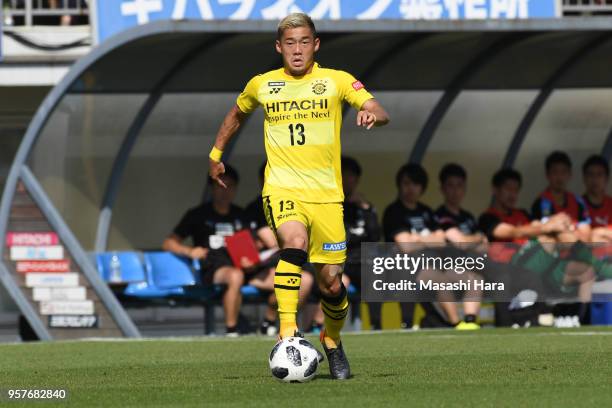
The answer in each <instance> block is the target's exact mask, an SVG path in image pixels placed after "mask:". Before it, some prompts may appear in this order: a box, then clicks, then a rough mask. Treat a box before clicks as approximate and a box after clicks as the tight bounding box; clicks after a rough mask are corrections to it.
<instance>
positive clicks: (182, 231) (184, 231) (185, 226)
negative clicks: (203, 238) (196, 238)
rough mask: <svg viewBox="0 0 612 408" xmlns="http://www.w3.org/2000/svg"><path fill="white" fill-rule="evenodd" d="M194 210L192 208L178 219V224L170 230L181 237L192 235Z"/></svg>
mask: <svg viewBox="0 0 612 408" xmlns="http://www.w3.org/2000/svg"><path fill="white" fill-rule="evenodd" d="M193 215H194V212H193V210H189V211H187V212H186V213H185V215H183V218H181V220H180V221H179V223H178V225H177V226H176V227H174V230H173V231H172V232H173V233H174V234H175V235H178V236H179V237H181V238H182V239H185V238H189V237H192V236H193V232H194V225H195V223H194V217H193Z"/></svg>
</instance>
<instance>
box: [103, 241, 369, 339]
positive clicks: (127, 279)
mask: <svg viewBox="0 0 612 408" xmlns="http://www.w3.org/2000/svg"><path fill="white" fill-rule="evenodd" d="M113 256H117V258H118V260H119V265H120V279H119V280H117V279H111V278H112V276H111V275H112V270H111V260H112V258H113ZM93 259H94V262H95V265H96V268H97V270H98V273H99V274H100V276H101V277H102V279H103V280H104V281H105V282H107V283H108V284H109V286H110V287H111V289H112V290H113V292H114V293H115V294H116V295H117V298H118V299H119V300H120V302H121V303H122V305H123V306H124V307H146V306H152V305H160V306H162V305H164V306H168V305H169V306H194V305H202V306H203V307H204V332H205V334H212V333H213V332H214V325H215V313H214V312H215V307H217V306H219V305H220V304H221V297H222V294H223V291H224V290H225V287H224V285H204V284H202V282H200V272H199V271H200V263H199V262H198V261H197V260H196V261H194V260H192V259H190V258H186V257H182V256H178V255H175V254H173V253H171V252H163V251H153V252H142V253H141V252H133V251H120V252H102V253H96V254H94V255H93ZM241 292H242V298H243V303H244V304H266V303H267V299H268V296H269V292H266V291H262V290H260V289H258V288H256V287H254V286H251V285H244V286H243V287H242V289H241ZM348 292H349V298H350V300H351V302H352V303H354V302H358V301H359V293H358V291H357V290H356V288H355V287H354V286H353V285H351V286H350V287H349V288H348Z"/></svg>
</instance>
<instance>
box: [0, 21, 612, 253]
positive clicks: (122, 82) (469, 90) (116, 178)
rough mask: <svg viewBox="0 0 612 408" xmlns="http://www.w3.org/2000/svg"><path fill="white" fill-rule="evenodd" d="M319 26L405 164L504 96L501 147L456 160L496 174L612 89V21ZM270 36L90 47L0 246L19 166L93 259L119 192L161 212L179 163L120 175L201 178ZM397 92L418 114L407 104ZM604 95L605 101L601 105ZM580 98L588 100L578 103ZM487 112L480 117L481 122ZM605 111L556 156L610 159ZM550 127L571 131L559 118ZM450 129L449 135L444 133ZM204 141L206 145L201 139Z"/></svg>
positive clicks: (55, 98) (167, 30) (147, 33)
mask: <svg viewBox="0 0 612 408" xmlns="http://www.w3.org/2000/svg"><path fill="white" fill-rule="evenodd" d="M318 29H319V32H320V36H321V39H322V47H321V51H320V52H319V55H318V58H317V59H318V61H319V62H321V63H322V64H323V65H325V66H330V67H337V68H342V69H345V70H347V71H349V72H351V73H353V74H354V75H355V76H356V77H358V78H359V79H360V80H361V81H362V82H364V83H365V84H366V86H367V87H368V88H369V89H370V90H373V91H375V92H379V93H380V94H381V95H383V96H384V98H385V101H386V105H387V106H390V108H389V109H390V111H391V115H392V118H393V119H394V121H393V127H390V130H389V133H390V136H389V139H388V142H384V143H388V144H389V146H391V148H392V149H393V150H394V151H396V152H397V151H399V152H400V153H401V155H402V156H403V157H404V160H408V159H409V160H412V161H415V162H421V161H426V160H427V154H428V151H429V150H430V149H431V148H432V146H433V147H435V146H436V145H438V146H442V145H445V144H447V143H449V140H450V139H449V140H447V138H448V137H450V136H448V135H449V134H452V132H453V131H455V130H456V125H455V123H464V124H465V126H467V127H468V130H467V132H468V133H469V132H472V130H470V129H471V128H469V126H475V125H474V123H473V122H474V121H471V120H469V118H465V116H464V113H463V112H464V110H465V109H466V107H469V106H470V104H471V103H473V101H474V99H473V97H475V95H476V94H479V93H482V92H489V91H495V92H497V91H503V92H506V93H505V94H504V95H505V96H503V98H502V99H503V100H504V101H507V100H512V101H514V102H516V106H515V107H514V108H509V111H508V115H506V117H505V118H504V123H500V124H495V123H494V124H493V126H499V127H504V129H505V135H506V136H504V137H503V138H498V139H495V140H487V142H486V143H484V144H483V142H482V140H474V141H471V142H470V141H468V142H466V143H465V146H458V147H457V149H458V150H461V149H462V148H465V149H470V148H473V147H474V145H476V146H477V147H480V148H482V149H484V150H483V151H485V153H486V154H491V155H493V156H494V157H495V158H496V159H495V161H496V165H497V166H499V165H500V164H501V163H503V164H504V165H508V166H509V165H513V164H516V161H517V158H520V153H521V149H522V148H524V147H525V146H530V143H531V144H535V145H537V144H538V143H541V141H540V139H534V140H530V135H532V134H533V135H538V132H532V128H533V125H534V124H537V119H538V116H539V115H540V114H542V112H545V111H546V106H547V103H549V102H550V103H558V102H554V98H551V95H552V94H553V93H554V92H556V91H558V90H565V89H569V90H571V89H581V90H590V89H606V88H612V74H611V73H612V71H611V70H610V67H611V66H612V33H611V32H610V31H609V20H608V19H606V18H572V19H556V20H546V21H543V20H542V21H533V20H525V21H500V22H491V21H482V22H473V21H467V22H466V21H463V22H407V21H406V22H402V21H393V22H388V21H375V22H370V21H341V22H333V21H323V22H321V23H320V24H319V27H318ZM274 32H275V23H274V22H264V21H257V22H205V21H163V22H155V23H152V24H148V25H145V26H141V27H137V28H135V29H132V30H130V31H127V32H123V33H120V34H119V35H117V36H115V37H113V38H111V39H109V40H108V41H106V42H105V43H103V44H101V45H100V46H98V47H97V48H95V49H94V50H93V51H92V52H91V53H90V54H89V55H87V56H86V57H84V58H83V59H81V60H80V61H78V62H77V63H76V64H75V65H74V66H73V67H72V69H71V70H70V72H69V73H68V75H67V76H66V77H65V78H64V79H63V80H62V81H61V83H60V84H58V85H57V86H56V87H55V88H54V89H53V90H52V92H51V93H50V94H49V95H48V96H47V98H46V99H45V101H44V102H43V104H42V105H41V107H40V108H39V110H38V112H37V113H36V116H35V117H34V119H33V120H32V123H31V125H30V127H29V129H28V131H27V134H26V136H25V138H24V140H23V144H22V146H21V147H20V149H19V152H18V155H17V157H16V160H15V162H14V166H13V169H12V171H11V175H10V177H9V180H8V182H7V185H6V188H5V191H4V195H3V198H2V207H1V208H0V237H4V232H5V231H6V219H7V217H8V211H9V204H10V200H11V198H12V196H13V192H14V190H15V187H16V182H17V180H18V178H19V175H20V174H21V172H22V171H23V169H27V170H28V171H31V174H32V175H33V176H34V177H35V178H36V179H38V180H39V181H40V183H41V185H42V186H43V188H44V191H45V192H46V194H47V197H46V200H45V202H46V205H47V206H49V207H52V208H54V209H56V210H57V216H58V217H63V218H64V221H65V222H66V225H67V226H68V227H70V228H72V229H73V230H74V232H75V234H76V236H77V237H79V240H80V241H81V244H82V245H83V246H84V247H85V248H86V249H96V250H104V249H105V248H106V247H107V242H108V240H109V230H110V226H111V223H112V222H114V221H112V215H113V209H114V208H115V207H116V206H121V205H127V204H126V203H123V204H122V201H121V196H122V195H123V194H124V193H126V192H128V191H129V192H130V194H132V195H141V196H143V197H144V196H145V195H146V196H147V200H146V202H145V201H143V202H142V203H143V206H144V205H149V206H161V207H163V206H164V205H166V203H167V201H168V195H167V194H164V191H167V190H170V189H171V188H172V186H173V184H174V183H175V182H176V179H175V178H174V179H173V178H172V177H169V176H167V172H165V171H164V169H170V168H171V167H173V166H180V165H181V163H180V162H179V163H177V162H176V161H172V160H169V159H168V160H166V159H163V158H162V159H160V160H159V161H158V162H157V163H156V165H155V166H152V167H150V169H149V171H148V173H149V174H150V175H151V177H154V178H155V184H154V186H155V188H152V187H151V186H150V185H149V186H144V185H143V184H141V183H127V184H126V183H122V180H123V178H124V176H125V174H126V173H129V169H130V166H132V165H136V163H137V162H138V161H139V160H141V159H143V158H146V157H149V158H150V157H155V156H156V155H158V154H159V152H160V151H163V152H171V151H172V150H173V149H177V152H176V153H177V155H179V156H180V155H184V156H185V157H197V158H198V159H199V160H201V161H202V166H200V168H197V167H194V168H191V169H190V170H189V171H191V173H189V174H191V175H194V174H197V175H198V177H200V178H201V176H202V174H204V173H203V172H205V168H206V155H207V151H208V150H207V149H206V148H205V147H204V146H209V145H210V144H211V143H212V138H213V136H214V133H215V130H216V128H217V127H218V125H219V122H220V117H221V116H222V115H223V114H224V113H225V111H226V109H227V106H229V105H231V103H232V100H233V99H234V98H235V95H236V93H237V92H239V91H240V90H241V89H242V87H243V86H244V84H245V83H246V81H247V80H248V79H249V78H250V77H251V76H252V75H253V74H254V73H258V72H263V71H267V70H270V69H272V68H275V67H277V66H278V65H279V62H280V60H279V57H278V55H277V54H276V53H275V51H274V49H273V40H274ZM402 92H408V93H410V95H412V96H413V97H414V100H417V101H418V103H415V102H411V101H412V100H413V99H410V100H407V99H406V98H403V97H402V96H401V95H402ZM479 95H480V94H479ZM486 95H491V106H494V107H496V109H497V108H499V106H501V105H499V104H500V103H502V102H501V100H500V99H499V98H498V99H496V97H495V96H494V93H491V94H489V93H487V94H486ZM481 96H482V95H481ZM572 98H575V96H573V97H572ZM589 98H590V97H589ZM608 98H609V96H605V97H602V98H601V105H602V106H603V105H607V102H608V100H609V99H608ZM572 100H576V101H577V102H576V103H578V104H580V103H583V102H581V101H583V99H580V98H578V99H572ZM590 100H592V98H591V99H590ZM598 100H599V99H598ZM504 103H505V102H504ZM608 106H609V105H608ZM178 107H180V109H179V108H178ZM487 108H488V107H487V106H486V104H485V106H482V109H483V110H484V111H486V109H487ZM607 112H608V113H609V112H610V109H609V108H607ZM605 113H606V112H604V113H603V114H602V113H598V114H597V115H596V117H587V118H580V117H579V118H574V119H576V120H579V121H580V120H582V121H583V123H584V124H585V126H593V128H592V129H591V131H590V133H589V135H587V136H588V137H586V136H585V137H582V138H577V139H572V140H569V141H568V140H565V141H563V143H561V145H562V146H565V145H569V146H582V145H584V144H588V145H589V146H591V147H592V148H593V149H597V151H600V150H601V151H603V152H604V153H605V154H606V155H608V156H609V154H610V152H611V151H612V144H611V142H610V137H608V133H609V132H608V130H609V127H610V124H611V122H612V121H611V120H610V119H611V116H610V115H609V114H608V115H606V114H605ZM485 114H486V112H485ZM258 115H260V114H258ZM256 116H257V115H256ZM557 116H558V115H557ZM447 117H453V118H454V119H453V121H452V122H450V123H452V124H449V123H446V122H445V119H446V118H447ZM461 118H465V119H466V120H464V121H463V122H461V120H460V119H461ZM546 118H547V119H546V120H547V121H551V122H553V121H556V120H560V121H563V120H564V118H562V117H561V118H560V117H556V116H555V115H553V116H552V117H548V116H546ZM257 119H259V118H257ZM251 122H253V123H249V124H248V125H247V126H246V128H245V130H244V131H243V132H242V134H243V135H244V134H249V133H257V132H261V130H260V128H261V122H260V120H253V121H251ZM587 123H588V125H587ZM449 126H450V127H453V129H454V130H452V131H450V133H449V129H446V133H445V132H444V131H443V130H444V129H445V127H446V128H448V127H449ZM488 126H491V124H489V125H488ZM602 129H603V130H602ZM587 133H588V132H587ZM168 135H174V139H171V137H170V136H168ZM444 135H447V136H444ZM157 136H159V137H157ZM162 136H163V137H162ZM164 137H165V139H164ZM534 137H535V136H534ZM147 138H149V143H146V142H145V141H146V139H147ZM195 138H198V140H199V141H198V142H197V143H196V142H193V141H192V140H193V139H195ZM587 139H588V140H587ZM485 140H486V139H485ZM455 142H456V141H455ZM354 143H355V146H357V147H355V148H356V149H362V150H367V149H368V147H367V141H366V140H361V139H358V138H356V139H355V142H354ZM546 143H548V146H554V145H555V144H556V142H555V141H551V140H548V141H547V142H546ZM535 145H534V146H535ZM360 146H361V147H360ZM487 149H488V150H487ZM232 152H234V153H236V154H242V156H240V157H248V156H249V154H252V155H258V154H260V152H261V148H255V147H252V146H251V145H249V144H248V142H247V141H246V138H244V137H242V138H238V139H237V141H236V143H235V144H234V145H233V146H232V149H230V152H229V155H230V156H229V157H228V156H227V155H226V158H228V160H229V161H230V162H231V161H232V158H231V154H232ZM135 153H137V154H135ZM472 153H473V152H472ZM480 154H481V155H482V153H480ZM468 157H470V156H468ZM255 168H256V165H253V166H252V167H251V169H252V170H255ZM200 184H201V183H200ZM192 190H193V187H187V188H186V190H184V191H183V190H181V191H177V192H175V194H174V196H179V197H180V196H181V194H192V193H193V191H192ZM67 191H70V196H71V197H72V196H79V197H87V198H88V200H89V201H92V202H94V203H95V207H96V208H93V209H91V208H85V207H82V206H80V205H79V204H78V201H74V202H72V201H71V199H69V198H67V197H68V193H67ZM196 194H202V192H201V191H197V192H196ZM83 219H90V220H93V221H92V222H91V223H90V225H89V226H86V227H82V226H80V224H79V223H78V222H77V220H83ZM123 221H124V222H126V223H129V222H130V219H129V217H126V218H124V219H123ZM146 222H148V223H150V222H151V220H148V221H146ZM142 225H143V224H140V225H139V226H137V227H134V229H138V228H140V229H141V228H142ZM129 228H130V227H127V229H128V230H129ZM164 228H167V226H164ZM1 239H2V238H0V240H1ZM2 247H3V245H0V248H2ZM0 250H1V249H0Z"/></svg>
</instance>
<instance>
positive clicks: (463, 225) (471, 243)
mask: <svg viewBox="0 0 612 408" xmlns="http://www.w3.org/2000/svg"><path fill="white" fill-rule="evenodd" d="M438 178H439V180H440V190H441V191H442V195H443V196H444V203H443V204H442V205H441V206H440V207H438V209H437V210H436V212H435V213H434V215H435V217H436V221H437V222H438V225H439V226H440V228H442V229H443V230H444V232H445V234H446V240H447V241H448V242H450V243H451V244H456V245H457V246H458V249H459V250H460V251H461V252H463V251H464V250H467V249H474V248H476V247H477V245H478V244H482V243H486V241H487V239H486V236H485V235H484V234H482V233H481V232H479V230H478V223H477V221H476V219H475V218H474V216H473V215H472V214H471V213H470V212H469V211H466V210H464V209H463V208H461V203H462V201H463V198H464V197H465V192H466V183H467V172H466V171H465V169H464V168H463V167H462V166H460V165H458V164H456V163H449V164H447V165H445V166H444V167H442V170H440V174H439V176H438ZM483 250H484V248H483ZM461 252H459V253H458V254H461ZM442 307H443V309H444V311H445V313H446V315H447V317H448V320H449V321H450V323H451V324H454V325H455V327H456V328H457V329H460V330H471V329H478V328H480V326H479V325H478V324H477V323H476V318H477V316H478V312H479V311H480V302H479V301H476V300H475V299H472V300H471V301H467V300H466V301H464V302H463V313H464V319H463V321H459V314H458V312H457V306H456V303H454V302H444V304H443V305H442Z"/></svg>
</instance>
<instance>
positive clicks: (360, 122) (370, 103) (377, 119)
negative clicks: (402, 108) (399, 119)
mask: <svg viewBox="0 0 612 408" xmlns="http://www.w3.org/2000/svg"><path fill="white" fill-rule="evenodd" d="M387 123H389V114H388V113H387V111H385V109H384V108H383V107H382V105H381V104H380V102H378V101H377V100H376V99H374V98H371V99H368V100H367V101H365V102H364V103H363V105H361V109H359V112H357V126H363V127H365V128H366V129H372V127H374V126H384V125H386V124H387Z"/></svg>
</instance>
